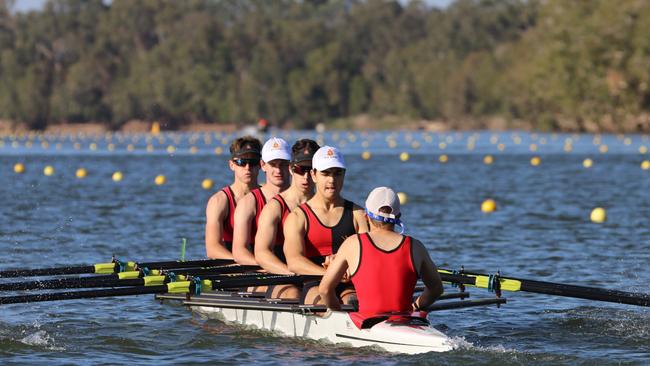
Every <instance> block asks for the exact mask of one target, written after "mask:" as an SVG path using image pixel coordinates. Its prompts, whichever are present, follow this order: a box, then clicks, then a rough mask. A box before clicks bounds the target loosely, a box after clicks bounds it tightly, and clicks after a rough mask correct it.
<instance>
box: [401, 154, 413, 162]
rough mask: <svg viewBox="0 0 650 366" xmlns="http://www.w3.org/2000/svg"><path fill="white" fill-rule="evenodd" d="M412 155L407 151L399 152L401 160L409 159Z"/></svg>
mask: <svg viewBox="0 0 650 366" xmlns="http://www.w3.org/2000/svg"><path fill="white" fill-rule="evenodd" d="M410 157H411V156H410V155H409V153H407V152H403V153H401V154H399V160H401V161H407V160H408V159H409V158H410Z"/></svg>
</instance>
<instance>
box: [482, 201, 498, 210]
mask: <svg viewBox="0 0 650 366" xmlns="http://www.w3.org/2000/svg"><path fill="white" fill-rule="evenodd" d="M496 210H497V203H496V202H494V200H493V199H491V198H490V199H487V200H485V201H483V203H481V211H483V212H485V213H490V212H494V211H496Z"/></svg>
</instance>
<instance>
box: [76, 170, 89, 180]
mask: <svg viewBox="0 0 650 366" xmlns="http://www.w3.org/2000/svg"><path fill="white" fill-rule="evenodd" d="M74 175H75V176H76V177H77V178H79V179H83V178H86V175H88V172H87V171H86V169H84V168H79V169H77V171H76V172H75V173H74Z"/></svg>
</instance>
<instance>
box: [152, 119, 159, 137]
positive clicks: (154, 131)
mask: <svg viewBox="0 0 650 366" xmlns="http://www.w3.org/2000/svg"><path fill="white" fill-rule="evenodd" d="M151 134H152V135H154V136H155V135H158V134H160V123H158V122H156V121H154V122H152V123H151Z"/></svg>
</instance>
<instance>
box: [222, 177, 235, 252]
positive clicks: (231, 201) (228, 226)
mask: <svg viewBox="0 0 650 366" xmlns="http://www.w3.org/2000/svg"><path fill="white" fill-rule="evenodd" d="M221 191H222V192H223V193H225V194H226V199H227V200H228V213H227V214H226V217H224V218H223V222H222V223H221V227H222V228H223V230H222V231H221V240H222V241H223V243H224V244H225V246H226V249H228V250H230V251H232V232H233V227H234V226H235V221H234V219H235V208H236V207H237V202H236V201H235V193H234V192H233V191H232V188H230V186H225V187H223V188H221Z"/></svg>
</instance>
